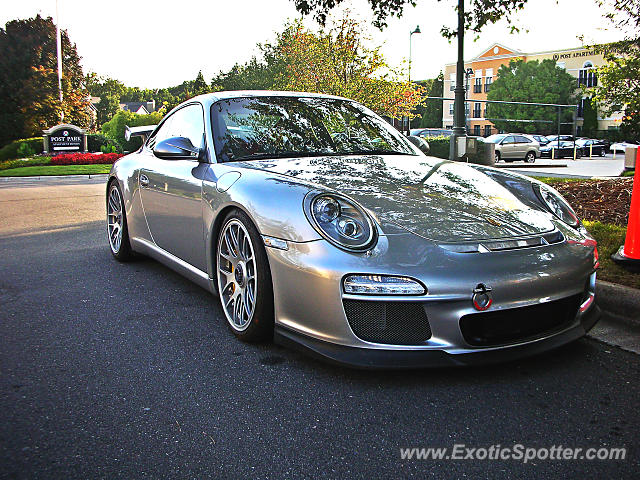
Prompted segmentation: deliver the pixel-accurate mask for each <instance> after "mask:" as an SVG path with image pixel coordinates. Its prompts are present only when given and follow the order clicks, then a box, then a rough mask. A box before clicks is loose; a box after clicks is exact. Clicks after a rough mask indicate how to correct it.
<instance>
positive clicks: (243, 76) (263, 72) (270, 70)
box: [211, 45, 280, 92]
mask: <svg viewBox="0 0 640 480" xmlns="http://www.w3.org/2000/svg"><path fill="white" fill-rule="evenodd" d="M260 48H261V49H262V52H263V54H265V55H264V60H258V59H257V58H256V57H252V58H251V60H249V61H248V62H247V63H244V64H239V63H236V64H235V65H234V66H233V67H231V69H230V70H229V71H228V72H223V71H220V72H219V73H218V75H216V76H215V77H213V80H212V81H211V88H212V90H213V91H215V92H217V91H220V90H270V89H272V88H273V85H274V83H275V78H276V75H277V74H278V72H279V70H280V68H279V62H277V61H276V59H275V57H274V56H273V55H270V54H269V53H268V52H270V49H271V48H272V47H271V46H270V45H260Z"/></svg>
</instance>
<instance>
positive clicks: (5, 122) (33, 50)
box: [0, 15, 90, 144]
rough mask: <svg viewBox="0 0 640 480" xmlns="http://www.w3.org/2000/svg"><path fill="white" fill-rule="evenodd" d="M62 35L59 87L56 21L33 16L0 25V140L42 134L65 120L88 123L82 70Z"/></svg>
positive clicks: (82, 125)
mask: <svg viewBox="0 0 640 480" xmlns="http://www.w3.org/2000/svg"><path fill="white" fill-rule="evenodd" d="M61 36H62V56H63V59H62V64H63V92H64V101H63V102H62V103H60V98H59V92H58V79H57V74H56V70H57V56H56V26H55V24H54V23H53V20H52V19H51V18H42V17H41V16H40V15H37V16H36V17H34V18H29V19H26V20H12V21H10V22H7V24H6V25H5V28H4V29H0V52H2V54H1V55H0V144H4V143H6V142H8V141H9V140H12V139H15V138H24V137H28V136H31V135H35V134H38V133H40V130H41V129H42V128H48V127H51V126H52V125H53V124H57V123H59V122H60V116H61V113H62V112H64V116H65V118H64V121H65V122H66V123H73V124H76V125H79V126H80V127H86V126H88V125H89V122H90V116H89V113H88V110H87V102H86V99H85V98H86V90H85V89H84V86H83V83H84V75H83V74H82V67H81V66H80V57H79V56H78V52H77V51H76V46H75V44H73V43H71V41H70V40H69V36H68V34H67V32H66V31H65V30H62V32H61Z"/></svg>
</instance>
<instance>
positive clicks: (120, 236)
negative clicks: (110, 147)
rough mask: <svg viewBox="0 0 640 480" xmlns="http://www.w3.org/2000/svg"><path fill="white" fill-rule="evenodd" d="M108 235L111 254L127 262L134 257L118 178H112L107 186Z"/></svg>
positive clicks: (120, 260)
mask: <svg viewBox="0 0 640 480" xmlns="http://www.w3.org/2000/svg"><path fill="white" fill-rule="evenodd" d="M107 237H108V239H109V248H110V250H111V254H112V255H113V256H114V257H115V259H116V260H118V261H119V262H127V261H129V260H131V259H132V258H133V257H134V254H133V250H132V249H131V243H130V242H129V228H128V227H127V213H126V211H125V208H124V197H123V196H122V191H121V190H120V185H118V181H117V180H112V181H111V183H109V187H108V188H107Z"/></svg>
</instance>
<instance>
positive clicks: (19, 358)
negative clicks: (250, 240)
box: [0, 180, 640, 479]
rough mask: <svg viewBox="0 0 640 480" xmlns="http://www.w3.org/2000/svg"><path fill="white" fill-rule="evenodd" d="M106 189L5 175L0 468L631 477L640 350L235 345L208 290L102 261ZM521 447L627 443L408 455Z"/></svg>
mask: <svg viewBox="0 0 640 480" xmlns="http://www.w3.org/2000/svg"><path fill="white" fill-rule="evenodd" d="M103 192H104V186H103V185H102V184H100V183H94V184H91V183H90V182H87V181H85V182H81V181H77V180H76V181H74V182H73V183H72V184H64V182H55V181H48V182H43V183H37V182H31V185H23V186H20V187H16V186H15V184H11V185H8V184H6V185H2V186H1V187H0V252H1V255H0V305H1V307H2V309H1V312H2V313H1V317H0V478H11V479H13V478H109V479H111V478H126V479H132V478H233V479H239V478H337V479H344V478H366V479H370V478H425V477H427V476H433V477H436V478H447V477H448V478H462V477H465V476H468V477H471V478H491V479H497V478H509V479H511V478H548V477H551V476H553V477H561V476H565V477H570V478H572V477H575V476H576V475H577V474H580V473H579V472H582V473H581V474H582V475H584V474H586V473H588V475H587V476H589V477H606V478H637V473H638V471H640V456H639V451H638V434H637V432H638V430H639V429H640V417H639V416H638V412H637V410H638V398H639V396H640V385H639V382H638V379H639V378H640V357H639V356H638V355H636V354H634V353H631V352H628V351H624V350H621V349H619V348H617V347H615V346H610V345H607V344H605V343H602V342H600V341H598V340H595V339H592V338H585V339H582V340H579V341H577V342H574V343H573V344H571V345H568V346H566V347H563V348H560V349H558V350H556V351H553V352H551V353H548V354H545V355H542V356H538V357H534V358H530V359H527V360H521V361H517V362H512V363H509V364H505V365H498V366H492V367H483V368H467V369H446V370H419V371H409V372H368V371H356V370H350V369H345V368H338V367H333V366H329V365H325V364H323V363H320V362H318V361H315V360H312V359H309V358H307V357H304V356H302V355H300V354H298V353H296V352H293V351H290V350H287V349H283V348H281V347H278V346H275V345H272V344H264V345H251V344H243V343H240V342H238V341H237V340H235V339H234V337H233V336H232V335H231V333H230V332H229V331H228V330H227V327H226V325H225V324H224V320H223V316H222V313H221V310H220V307H219V306H218V304H217V302H216V299H215V298H213V297H212V296H211V295H209V294H208V293H207V292H205V291H204V290H202V289H200V288H198V287H197V286H195V285H193V284H191V283H189V282H188V281H187V280H185V279H183V278H182V277H180V276H178V275H176V274H174V273H173V272H172V271H171V270H169V269H167V268H165V267H163V266H162V265H160V264H158V263H156V262H154V261H151V260H144V259H142V260H140V261H137V262H135V263H131V264H119V263H117V262H115V261H114V260H113V259H112V258H111V255H110V253H109V249H108V246H107V243H106V238H105V234H104V225H103V217H104V201H103ZM516 443H520V444H523V445H526V446H531V447H536V448H540V447H551V446H553V445H563V446H570V447H578V448H580V447H582V448H588V447H602V446H604V447H626V448H627V449H628V451H627V458H626V459H625V460H622V461H620V460H619V461H602V460H594V461H589V462H588V461H579V460H574V461H550V460H547V461H542V460H539V461H534V462H530V463H527V464H523V463H522V462H517V461H513V460H512V461H497V460H494V461H490V460H485V461H469V460H466V461H464V460H460V461H445V460H441V461H432V460H412V461H409V460H401V459H400V453H399V449H400V448H404V447H449V448H452V447H453V445H454V444H465V445H466V446H468V447H486V448H488V447H489V446H491V445H495V444H500V445H502V446H503V447H504V446H511V445H514V444H516Z"/></svg>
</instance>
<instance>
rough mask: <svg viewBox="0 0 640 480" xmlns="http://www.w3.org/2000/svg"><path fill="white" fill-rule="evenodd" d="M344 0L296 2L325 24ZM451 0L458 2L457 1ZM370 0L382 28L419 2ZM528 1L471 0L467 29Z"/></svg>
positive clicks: (477, 28)
mask: <svg viewBox="0 0 640 480" xmlns="http://www.w3.org/2000/svg"><path fill="white" fill-rule="evenodd" d="M344 1H345V0H293V3H294V4H295V6H296V9H297V10H298V11H299V12H300V13H302V14H303V15H309V14H313V16H314V18H315V19H316V20H317V21H318V22H319V23H320V24H321V25H324V24H325V22H326V20H327V16H328V15H329V12H330V11H331V10H333V9H334V8H335V7H337V6H338V5H340V4H341V3H342V2H344ZM437 1H438V2H440V1H443V0H437ZM449 1H450V3H452V4H453V5H454V6H455V5H457V2H455V1H452V0H449ZM619 1H625V0H619ZM632 1H637V0H632ZM368 2H369V5H371V10H372V11H373V15H374V21H373V24H374V25H375V26H376V27H378V28H380V29H382V28H383V27H386V26H387V18H388V17H398V18H400V17H401V16H402V12H403V11H404V7H405V5H410V6H415V5H416V4H417V3H418V0H368ZM526 3H527V0H471V6H472V7H471V9H470V10H468V11H466V12H465V30H467V31H472V32H476V33H479V32H480V31H481V30H482V28H483V27H484V26H485V25H487V24H491V23H495V22H497V21H498V20H500V19H501V18H506V19H507V21H509V22H510V21H511V17H512V15H513V13H514V12H516V11H518V10H521V9H522V8H523V7H524V5H525V4H526ZM511 29H512V31H518V28H517V27H516V26H512V27H511ZM441 33H442V35H443V36H445V37H446V38H452V37H454V36H455V35H456V30H452V29H450V28H448V27H446V26H444V27H442V30H441Z"/></svg>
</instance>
